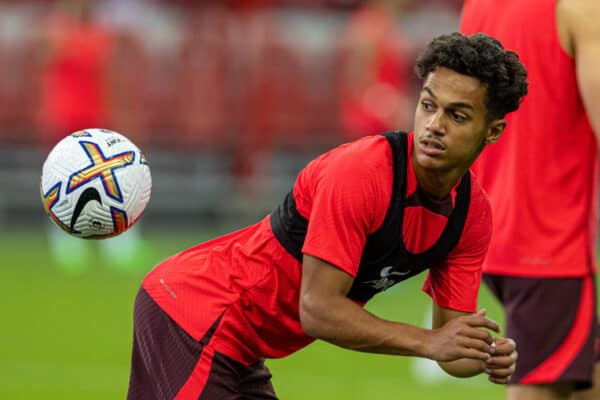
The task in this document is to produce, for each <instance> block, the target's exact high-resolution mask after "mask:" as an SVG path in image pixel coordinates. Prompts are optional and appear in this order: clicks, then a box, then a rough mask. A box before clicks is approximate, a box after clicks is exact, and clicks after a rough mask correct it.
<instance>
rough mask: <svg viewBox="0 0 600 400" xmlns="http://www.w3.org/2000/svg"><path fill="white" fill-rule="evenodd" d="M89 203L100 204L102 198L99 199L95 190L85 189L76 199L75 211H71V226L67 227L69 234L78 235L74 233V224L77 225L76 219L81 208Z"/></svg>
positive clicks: (98, 194)
mask: <svg viewBox="0 0 600 400" xmlns="http://www.w3.org/2000/svg"><path fill="white" fill-rule="evenodd" d="M90 201H97V202H98V203H100V204H102V198H101V197H100V193H98V190H96V188H93V187H91V188H87V189H85V190H84V191H83V193H81V196H79V199H77V204H75V211H73V216H72V217H71V224H70V225H69V233H79V232H76V231H75V223H77V219H78V218H79V215H81V212H82V211H83V207H85V205H86V204H87V203H89V202H90Z"/></svg>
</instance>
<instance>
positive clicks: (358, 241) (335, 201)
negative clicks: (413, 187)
mask: <svg viewBox="0 0 600 400" xmlns="http://www.w3.org/2000/svg"><path fill="white" fill-rule="evenodd" d="M384 140H385V139H384ZM373 145H374V144H373ZM381 146H382V145H381V144H379V145H378V146H376V147H375V148H372V147H369V146H367V147H365V146H364V145H360V146H359V145H350V146H347V147H345V148H343V149H340V150H338V151H335V152H334V153H332V154H330V155H328V156H327V157H324V158H323V159H321V160H320V161H319V163H318V164H316V165H314V166H312V168H311V170H310V171H309V172H307V174H306V175H304V176H303V177H300V178H299V179H300V183H301V185H299V186H298V187H295V190H294V198H295V199H296V203H297V206H298V211H299V212H300V213H301V214H304V213H306V214H308V216H307V215H305V217H307V218H308V220H309V223H308V229H307V233H306V238H305V241H304V245H303V248H302V252H303V253H304V254H309V255H311V256H314V257H317V258H320V259H322V260H324V261H326V262H328V263H330V264H332V265H334V266H336V267H338V268H340V269H342V270H344V271H345V272H347V273H348V274H350V275H351V276H353V277H355V276H356V274H357V272H358V267H359V263H360V258H361V255H362V252H363V249H364V246H365V243H366V240H367V235H368V234H370V233H372V232H374V231H376V230H377V229H378V228H379V226H380V225H381V224H382V223H383V220H384V218H385V214H386V210H387V208H388V206H389V202H390V199H391V191H392V179H393V177H392V165H391V150H389V145H387V142H385V146H386V147H381ZM384 151H385V152H386V154H385V156H381V155H382V153H383V152H384ZM388 153H389V154H388ZM307 180H310V184H307V183H306V182H305V181H307ZM303 183H304V184H303ZM300 187H305V188H306V189H305V190H300ZM307 196H308V198H307ZM301 204H304V206H300V205H301ZM301 208H303V209H304V213H303V211H302V209H301Z"/></svg>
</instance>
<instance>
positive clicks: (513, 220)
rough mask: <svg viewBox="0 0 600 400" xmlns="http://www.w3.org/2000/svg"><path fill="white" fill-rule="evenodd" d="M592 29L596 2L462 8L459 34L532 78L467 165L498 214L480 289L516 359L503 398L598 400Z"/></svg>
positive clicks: (474, 2) (597, 103)
mask: <svg viewBox="0 0 600 400" xmlns="http://www.w3.org/2000/svg"><path fill="white" fill-rule="evenodd" d="M599 21H600V3H599V2H598V1H597V0H569V1H567V0H530V1H526V2H524V1H519V0H507V1H502V2H499V1H497V0H468V1H466V2H465V5H464V10H463V15H462V21H461V30H462V32H464V33H466V34H473V33H476V32H483V33H487V34H490V35H493V36H495V37H497V38H498V39H499V40H500V41H501V42H502V43H503V45H504V46H505V47H506V48H507V49H511V50H514V51H516V52H517V53H519V55H520V57H521V59H522V60H523V63H524V64H525V66H526V67H527V69H528V71H529V77H530V80H531V85H530V92H529V95H528V96H527V99H526V100H525V101H524V103H523V104H522V106H521V108H520V109H519V112H517V113H514V114H512V115H511V116H509V118H508V119H507V120H508V126H507V129H506V133H505V135H504V137H503V138H502V140H501V141H500V142H499V143H497V144H495V145H494V146H491V147H490V148H489V149H488V150H486V153H485V154H483V155H482V157H480V158H479V160H478V161H477V162H476V163H475V165H474V171H475V173H476V174H477V175H478V176H479V177H480V179H481V182H482V185H483V187H484V189H485V190H486V191H487V192H488V194H489V196H490V200H491V203H492V210H493V216H494V218H493V220H494V224H493V235H492V243H491V246H490V251H489V252H488V255H487V260H486V262H485V265H484V280H485V282H486V283H487V284H488V286H489V287H490V289H491V290H492V292H493V293H494V294H495V295H496V296H497V298H498V299H499V301H500V302H501V303H502V304H503V306H504V308H505V311H506V331H507V334H508V335H509V336H510V337H512V338H514V339H515V340H516V341H517V343H518V346H519V349H520V350H519V353H520V356H519V361H518V363H517V370H516V372H515V374H514V375H513V377H512V379H511V381H510V382H509V386H508V388H507V393H506V397H507V399H509V400H516V399H518V400H537V399H539V400H542V399H544V400H551V399H570V398H576V399H589V400H591V399H596V400H598V399H600V369H599V367H598V366H599V364H598V359H599V357H600V342H598V334H599V333H598V327H597V309H596V289H595V276H596V268H597V267H596V258H597V253H596V246H597V242H596V230H597V227H596V225H597V212H596V209H597V206H598V201H597V190H598V185H597V182H598V173H597V171H598V170H597V163H598V139H597V135H598V134H600V68H599V66H600V23H599ZM499 166H501V167H499ZM594 362H596V367H595V368H596V372H595V374H594V373H593V372H594ZM592 378H593V379H594V382H595V385H594V387H593V389H592V390H587V391H577V390H578V389H584V388H589V387H590V385H591V384H592ZM574 391H575V392H574ZM572 395H573V396H572Z"/></svg>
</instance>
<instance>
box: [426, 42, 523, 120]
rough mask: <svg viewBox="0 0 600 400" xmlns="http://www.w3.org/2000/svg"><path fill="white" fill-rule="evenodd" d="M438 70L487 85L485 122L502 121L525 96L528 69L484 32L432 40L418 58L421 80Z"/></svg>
mask: <svg viewBox="0 0 600 400" xmlns="http://www.w3.org/2000/svg"><path fill="white" fill-rule="evenodd" d="M437 67H445V68H448V69H451V70H453V71H456V72H458V73H460V74H463V75H468V76H472V77H474V78H477V79H479V80H480V81H481V82H482V83H484V84H486V85H487V98H486V106H487V119H488V121H491V120H494V119H497V118H504V116H505V115H506V114H508V113H509V112H512V111H515V110H517V109H518V108H519V105H520V104H521V101H522V100H523V98H524V97H525V95H526V94H527V86H528V83H527V70H526V69H525V67H524V66H523V64H522V63H521V62H520V60H519V56H518V55H517V53H515V52H514V51H510V50H505V49H504V47H503V46H502V44H501V43H500V42H499V41H498V40H496V39H494V38H493V37H490V36H488V35H485V34H483V33H477V34H475V35H472V36H465V35H463V34H461V33H458V32H455V33H451V34H447V35H441V36H438V37H436V38H435V39H433V40H432V41H431V42H430V43H429V45H428V46H427V49H426V50H425V51H424V52H423V54H421V55H420V56H419V57H418V58H417V63H416V65H415V72H416V74H417V76H418V77H419V78H420V79H425V77H427V75H428V74H429V73H430V72H432V71H434V70H435V69H436V68H437Z"/></svg>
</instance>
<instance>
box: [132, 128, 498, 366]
mask: <svg viewBox="0 0 600 400" xmlns="http://www.w3.org/2000/svg"><path fill="white" fill-rule="evenodd" d="M412 139H413V136H412V134H410V135H409V154H410V152H411V151H412ZM407 164H408V166H407V169H408V171H406V173H407V193H408V194H410V193H413V192H415V191H416V190H417V181H416V177H415V175H414V171H413V168H412V163H411V162H408V163H407ZM392 167H393V160H392V152H391V148H390V145H389V143H388V141H387V140H386V139H385V137H383V136H370V137H366V138H363V139H360V140H358V141H355V142H352V143H349V144H345V145H342V146H340V147H338V148H336V149H334V150H332V151H330V152H328V153H325V154H324V155H322V156H320V157H319V158H317V159H316V160H314V161H313V162H311V163H310V164H309V165H308V166H307V167H306V168H305V169H304V170H302V171H301V172H300V174H299V176H298V179H297V182H296V184H295V186H294V189H293V194H294V199H295V202H296V207H297V210H298V212H299V213H300V214H301V215H303V216H304V217H305V218H307V219H308V220H309V226H308V231H307V234H306V239H305V242H304V247H303V252H304V253H306V254H311V255H313V256H315V257H319V258H321V259H324V260H326V261H328V262H330V263H331V264H333V265H335V266H337V267H339V268H341V269H342V270H344V271H346V272H347V273H349V274H351V275H353V276H355V275H356V273H357V269H358V265H359V260H360V256H361V253H362V249H363V246H364V244H365V242H366V236H367V235H368V234H370V233H372V232H374V231H376V230H377V229H378V228H379V227H380V225H381V223H382V221H383V220H384V217H385V215H386V211H387V209H388V207H389V204H390V199H391V194H392V183H393V182H392V180H393V172H392ZM453 195H454V191H453ZM452 197H453V196H452ZM446 221H447V217H446V216H444V215H442V214H440V213H438V212H432V211H431V210H428V209H427V208H425V207H423V206H422V205H419V204H416V205H413V206H411V207H407V208H406V211H405V219H404V224H403V231H404V235H405V244H406V246H407V248H408V250H410V251H415V252H416V251H420V250H423V249H426V248H427V247H428V246H429V245H431V244H433V243H434V242H435V241H436V240H437V238H438V237H439V235H440V234H441V232H442V231H443V228H444V226H445V223H446ZM490 230H491V216H490V207H489V204H488V201H487V198H486V197H485V195H484V194H483V192H482V190H481V188H480V187H479V185H478V184H477V182H476V180H475V179H473V178H472V183H471V199H470V208H469V211H468V214H467V219H466V222H465V227H464V229H463V234H462V237H461V239H460V240H459V242H458V244H457V245H456V247H455V248H454V249H453V250H452V252H451V253H450V255H449V257H448V258H447V260H446V261H445V262H444V263H443V265H437V266H435V267H432V268H431V269H430V274H429V277H428V279H427V281H426V283H425V287H424V290H425V291H426V292H427V293H429V294H430V296H432V298H433V299H434V300H435V301H436V302H437V303H438V304H439V305H441V306H443V307H447V308H452V309H456V310H461V311H467V312H470V311H475V309H476V299H477V291H478V288H479V283H480V279H481V265H482V262H483V259H484V257H485V252H486V250H487V246H488V243H489V239H490ZM300 281H301V264H300V262H299V261H298V260H296V259H295V258H294V257H293V256H292V255H291V254H289V253H288V252H287V251H286V250H285V249H284V248H283V247H282V246H281V244H280V243H279V241H278V240H277V239H276V238H275V236H274V235H273V232H272V230H271V225H270V221H269V217H267V218H265V219H264V220H262V221H261V222H259V223H258V224H256V225H253V226H250V227H247V228H245V229H242V230H240V231H237V232H234V233H231V234H229V235H226V236H223V237H220V238H217V239H214V240H212V241H209V242H206V243H203V244H200V245H197V246H195V247H192V248H190V249H188V250H186V251H183V252H181V253H179V254H176V255H175V256H173V257H171V258H169V259H167V260H166V261H164V262H163V263H161V264H160V265H158V266H157V267H156V268H155V269H154V270H152V271H151V272H150V273H149V274H148V276H147V277H146V278H145V279H144V281H143V286H144V288H145V289H146V291H147V292H148V293H149V294H150V296H152V298H153V299H154V300H155V301H156V302H157V303H158V304H159V305H160V306H161V307H162V308H163V309H164V310H165V311H166V312H167V313H168V314H169V315H170V316H171V317H172V318H173V319H174V320H175V321H176V322H177V323H178V324H179V325H181V326H182V327H183V328H184V329H185V330H186V331H188V332H189V333H190V334H191V335H192V336H193V337H195V338H196V339H200V338H201V337H202V336H203V335H204V333H205V332H206V331H207V330H208V329H209V327H210V326H211V325H212V324H213V323H214V321H215V320H216V319H217V318H219V316H221V315H223V314H224V315H225V317H224V318H223V320H222V321H223V322H222V323H221V327H220V329H219V330H218V331H217V333H216V335H217V336H218V337H217V338H216V345H215V346H216V348H215V350H217V351H220V352H222V353H224V354H226V355H228V356H230V357H233V358H235V359H237V360H240V361H242V362H246V363H250V362H252V361H255V360H256V359H258V358H262V357H282V356H285V355H287V354H289V353H291V352H293V351H295V350H297V349H299V348H301V347H303V346H305V345H306V344H308V343H310V342H311V341H312V338H310V337H308V336H306V335H305V334H304V332H303V331H302V327H301V325H300V321H299V315H298V300H299V292H300Z"/></svg>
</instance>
